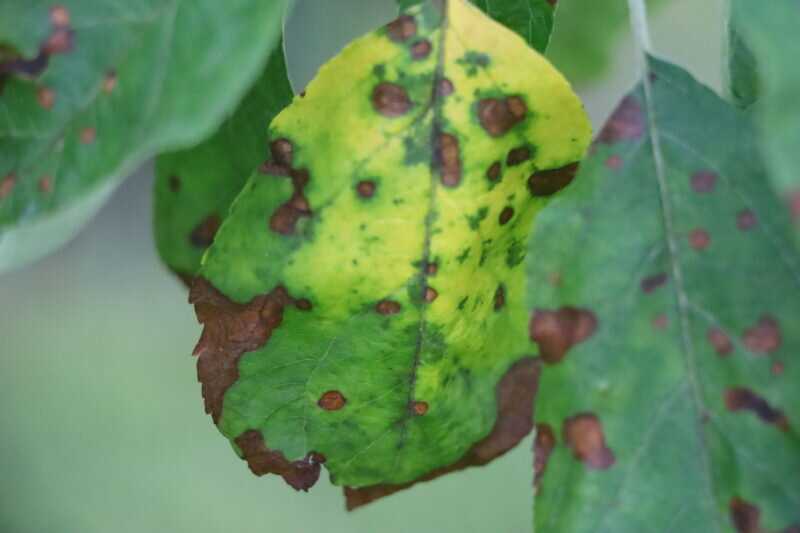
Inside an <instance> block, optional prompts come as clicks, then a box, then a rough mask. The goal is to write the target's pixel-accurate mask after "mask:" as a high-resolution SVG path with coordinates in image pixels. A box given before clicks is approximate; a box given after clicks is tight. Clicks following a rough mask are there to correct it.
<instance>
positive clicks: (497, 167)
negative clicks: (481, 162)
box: [486, 161, 502, 183]
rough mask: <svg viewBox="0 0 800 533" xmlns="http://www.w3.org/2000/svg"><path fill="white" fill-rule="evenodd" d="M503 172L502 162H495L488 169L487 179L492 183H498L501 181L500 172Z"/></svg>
mask: <svg viewBox="0 0 800 533" xmlns="http://www.w3.org/2000/svg"><path fill="white" fill-rule="evenodd" d="M501 171H502V165H501V164H500V161H495V162H494V163H492V164H491V165H490V166H489V168H488V169H486V179H488V180H489V181H491V182H492V183H494V182H496V181H497V180H499V179H500V172H501Z"/></svg>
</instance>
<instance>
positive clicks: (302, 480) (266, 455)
mask: <svg viewBox="0 0 800 533" xmlns="http://www.w3.org/2000/svg"><path fill="white" fill-rule="evenodd" d="M235 442H236V445H237V446H238V447H239V449H241V450H242V455H243V458H244V460H245V461H247V465H248V466H249V467H250V471H252V472H253V473H254V474H255V475H257V476H263V475H264V474H277V475H279V476H281V477H283V479H284V481H286V483H288V484H289V485H290V486H291V487H292V488H294V489H295V490H302V491H306V492H307V491H308V489H310V488H311V487H313V486H314V484H315V483H316V482H317V480H318V479H319V474H320V465H321V464H322V463H324V462H325V457H324V456H323V455H322V454H319V453H316V452H309V453H308V454H307V455H306V456H305V457H304V458H303V459H299V460H297V461H291V462H290V461H289V460H288V459H286V457H285V456H284V455H283V454H282V453H281V452H279V451H277V450H271V449H269V448H267V447H266V444H265V443H264V437H263V435H262V434H261V432H260V431H257V430H255V429H250V430H247V431H245V432H244V433H242V434H241V435H239V436H238V437H236V439H235Z"/></svg>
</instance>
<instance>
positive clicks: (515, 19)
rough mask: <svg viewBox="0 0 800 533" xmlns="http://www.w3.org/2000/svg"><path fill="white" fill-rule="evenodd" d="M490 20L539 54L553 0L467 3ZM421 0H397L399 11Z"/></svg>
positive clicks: (548, 30) (546, 36)
mask: <svg viewBox="0 0 800 533" xmlns="http://www.w3.org/2000/svg"><path fill="white" fill-rule="evenodd" d="M470 1H471V2H472V3H473V4H475V5H476V6H478V7H479V8H481V10H482V11H483V12H484V13H486V14H487V15H489V16H490V17H492V18H493V19H494V20H496V21H497V22H499V23H500V24H503V25H504V26H506V27H508V28H509V29H511V30H513V31H515V32H516V33H518V34H520V35H521V36H522V38H523V39H525V41H527V43H528V44H529V45H531V46H532V47H534V48H535V49H536V50H538V51H539V52H544V51H545V50H547V44H548V43H549V42H550V34H551V33H552V31H553V14H554V13H555V9H556V2H555V1H554V0H470ZM422 2H423V0H397V3H398V4H399V5H400V8H401V9H406V8H408V7H411V6H414V5H417V4H420V3H422Z"/></svg>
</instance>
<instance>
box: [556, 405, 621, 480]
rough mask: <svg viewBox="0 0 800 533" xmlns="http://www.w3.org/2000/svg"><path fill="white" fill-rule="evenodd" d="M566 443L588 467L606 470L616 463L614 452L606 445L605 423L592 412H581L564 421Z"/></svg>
mask: <svg viewBox="0 0 800 533" xmlns="http://www.w3.org/2000/svg"><path fill="white" fill-rule="evenodd" d="M563 438H564V443H566V445H567V446H569V447H570V448H571V449H572V454H573V455H574V456H575V458H577V459H578V460H580V461H582V462H583V464H585V465H586V466H587V467H588V468H591V469H594V470H605V469H607V468H610V467H611V466H612V465H613V464H614V461H615V459H614V452H612V451H611V449H610V448H608V447H607V446H606V437H605V434H604V433H603V425H602V424H601V423H600V420H599V419H598V418H597V416H595V415H594V414H592V413H580V414H577V415H575V416H573V417H570V418H568V419H567V420H565V421H564V427H563Z"/></svg>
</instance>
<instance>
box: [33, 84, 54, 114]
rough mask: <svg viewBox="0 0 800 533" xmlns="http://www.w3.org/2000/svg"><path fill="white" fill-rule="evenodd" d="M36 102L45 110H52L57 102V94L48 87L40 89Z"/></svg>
mask: <svg viewBox="0 0 800 533" xmlns="http://www.w3.org/2000/svg"><path fill="white" fill-rule="evenodd" d="M36 100H37V101H38V102H39V105H40V106H42V107H43V108H45V109H52V108H53V104H54V103H55V101H56V93H55V92H54V91H53V89H50V88H48V87H39V90H37V91H36Z"/></svg>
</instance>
